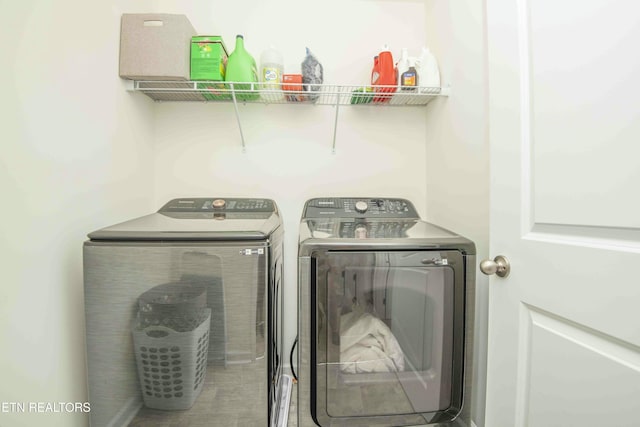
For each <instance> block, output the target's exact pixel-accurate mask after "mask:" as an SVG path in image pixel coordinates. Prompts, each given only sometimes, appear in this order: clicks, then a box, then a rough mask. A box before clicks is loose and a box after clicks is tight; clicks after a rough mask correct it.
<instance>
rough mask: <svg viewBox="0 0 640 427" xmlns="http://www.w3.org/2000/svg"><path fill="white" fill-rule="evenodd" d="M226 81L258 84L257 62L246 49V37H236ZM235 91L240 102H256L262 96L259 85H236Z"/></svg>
mask: <svg viewBox="0 0 640 427" xmlns="http://www.w3.org/2000/svg"><path fill="white" fill-rule="evenodd" d="M225 81H227V82H241V83H244V82H246V83H257V82H258V70H257V68H256V60H255V59H254V58H253V56H251V54H250V53H249V52H247V50H246V49H245V48H244V37H243V36H242V34H238V35H237V36H236V46H235V48H234V50H233V52H231V55H229V59H228V60H227V73H226V75H225ZM234 89H235V91H236V99H238V100H240V101H249V100H254V99H257V98H258V97H259V96H260V93H259V92H258V91H257V90H256V89H258V88H257V85H254V84H236V85H234Z"/></svg>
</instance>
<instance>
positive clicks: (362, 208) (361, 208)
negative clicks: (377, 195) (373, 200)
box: [356, 200, 369, 213]
mask: <svg viewBox="0 0 640 427" xmlns="http://www.w3.org/2000/svg"><path fill="white" fill-rule="evenodd" d="M367 209H369V204H368V203H367V202H363V201H362V200H358V201H357V202H356V212H359V213H365V212H366V211H367Z"/></svg>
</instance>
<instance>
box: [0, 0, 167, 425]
mask: <svg viewBox="0 0 640 427" xmlns="http://www.w3.org/2000/svg"><path fill="white" fill-rule="evenodd" d="M124 3H127V2H125V1H121V2H112V3H110V4H109V3H94V2H85V1H80V0H59V1H56V2H52V1H35V0H29V1H20V2H0V16H1V17H2V25H0V52H2V66H1V67H0V80H1V81H2V82H3V94H2V97H1V98H0V99H1V100H0V117H2V119H1V120H2V126H0V140H1V141H2V156H1V157H0V189H1V190H2V191H1V194H2V198H3V203H2V206H3V221H2V222H1V223H0V259H1V260H2V285H1V286H0V350H1V351H0V383H1V385H0V402H6V403H8V402H21V403H22V402H24V403H28V402H84V401H86V398H87V396H86V377H85V360H84V309H83V307H84V304H83V290H82V242H83V241H84V240H85V238H86V233H87V232H89V231H92V230H95V229H97V228H99V227H102V226H104V225H107V224H110V223H114V222H117V221H121V220H124V219H125V218H127V217H129V216H134V215H138V214H142V213H146V212H148V211H149V210H150V209H152V208H155V205H154V203H153V194H152V191H153V184H152V178H153V176H152V166H153V160H152V151H151V148H152V146H151V144H152V135H153V129H152V126H151V125H152V109H151V108H149V107H150V106H149V104H151V103H150V102H148V100H146V99H143V98H140V97H137V96H133V95H132V94H129V93H126V92H125V91H124V89H123V85H122V82H121V81H120V79H119V78H118V76H117V70H118V43H119V41H118V40H119V38H118V34H119V16H120V14H121V9H120V4H124ZM27 411H28V406H27ZM86 420H87V418H86V416H84V415H82V414H75V415H68V414H61V413H58V414H30V413H25V414H22V413H6V412H0V425H2V426H38V425H40V426H45V425H46V426H64V427H67V426H81V425H86V422H87V421H86Z"/></svg>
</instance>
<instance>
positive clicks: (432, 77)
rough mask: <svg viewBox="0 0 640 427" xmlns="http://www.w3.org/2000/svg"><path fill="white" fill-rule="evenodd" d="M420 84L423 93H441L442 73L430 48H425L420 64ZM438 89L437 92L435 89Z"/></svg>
mask: <svg viewBox="0 0 640 427" xmlns="http://www.w3.org/2000/svg"><path fill="white" fill-rule="evenodd" d="M418 82H419V85H420V92H421V93H439V92H440V71H439V70H438V61H436V57H435V56H433V54H432V53H431V51H430V50H429V48H427V47H423V48H422V53H421V54H420V60H419V64H418ZM434 88H437V91H436V90H435V89H434Z"/></svg>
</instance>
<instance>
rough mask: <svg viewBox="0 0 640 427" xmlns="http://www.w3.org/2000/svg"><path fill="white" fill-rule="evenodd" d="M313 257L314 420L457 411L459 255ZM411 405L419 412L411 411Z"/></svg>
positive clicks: (431, 416) (392, 419)
mask: <svg viewBox="0 0 640 427" xmlns="http://www.w3.org/2000/svg"><path fill="white" fill-rule="evenodd" d="M316 259H317V263H316V277H315V279H316V287H315V288H316V289H315V291H316V293H315V295H316V310H317V312H316V316H315V318H316V328H315V329H316V330H315V336H316V340H315V343H314V344H315V346H316V349H315V350H316V351H315V352H314V353H315V363H313V367H312V369H315V375H313V372H312V378H314V380H315V385H314V389H315V396H316V402H315V403H316V404H315V411H314V412H315V415H316V420H317V421H319V422H320V425H323V426H325V425H336V424H341V423H339V422H338V420H343V421H345V420H346V419H348V418H354V417H356V418H361V421H365V420H364V419H363V418H372V419H373V418H375V419H376V422H378V421H380V417H383V418H389V420H388V421H389V425H406V424H403V423H406V422H414V423H415V422H416V421H417V422H418V423H419V422H422V423H424V421H425V420H426V421H432V420H444V419H451V418H453V417H455V416H456V415H457V413H458V411H459V408H460V407H461V393H462V384H461V379H462V366H463V363H462V362H463V354H462V352H463V350H462V348H463V346H462V343H463V337H462V333H463V321H464V317H463V316H464V314H463V313H464V263H463V257H462V255H461V254H460V253H459V252H457V251H428V252H425V251H420V252H405V251H398V252H377V251H375V252H373V251H372V252H346V251H344V252H326V253H324V254H323V255H322V256H319V257H317V258H316ZM312 411H313V409H312ZM416 414H420V415H421V416H422V418H421V419H418V420H415V419H413V418H407V417H411V416H414V417H415V415H416ZM372 422H373V420H372Z"/></svg>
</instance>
